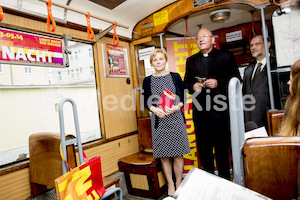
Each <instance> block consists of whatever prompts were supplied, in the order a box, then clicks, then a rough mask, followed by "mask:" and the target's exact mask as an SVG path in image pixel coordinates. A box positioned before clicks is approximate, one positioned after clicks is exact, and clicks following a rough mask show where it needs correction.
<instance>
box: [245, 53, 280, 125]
mask: <svg viewBox="0 0 300 200" xmlns="http://www.w3.org/2000/svg"><path fill="white" fill-rule="evenodd" d="M255 64H256V62H254V63H251V64H250V65H249V66H248V67H247V68H246V69H245V71H244V78H243V95H246V94H248V95H252V96H253V97H254V98H255V99H256V103H255V104H254V106H255V109H254V110H252V111H245V112H244V116H245V123H246V122H248V121H254V122H255V123H256V124H257V125H258V127H262V126H265V127H266V128H267V127H268V122H267V111H268V110H269V109H270V108H271V105H270V95H269V85H268V76H267V66H264V69H263V71H262V72H261V73H260V74H259V76H258V77H257V80H256V81H255V83H254V84H252V74H253V71H254V68H255ZM270 65H271V70H275V69H277V64H276V59H275V57H270ZM272 85H273V93H274V103H275V108H278V109H280V98H279V86H278V79H277V74H276V73H273V75H272ZM250 106H252V105H248V106H247V105H246V107H250Z"/></svg>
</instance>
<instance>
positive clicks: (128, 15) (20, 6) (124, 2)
mask: <svg viewBox="0 0 300 200" xmlns="http://www.w3.org/2000/svg"><path fill="white" fill-rule="evenodd" d="M176 1H177V0H163V1H161V0H142V1H141V0H111V1H107V0H52V14H53V17H54V19H55V21H58V22H62V23H66V22H72V23H75V24H79V25H83V26H87V22H86V17H85V16H84V15H83V14H82V13H76V12H73V11H67V12H66V11H65V9H63V8H61V7H58V6H55V3H59V4H64V5H66V6H69V7H72V8H75V9H78V10H80V11H83V12H90V14H91V27H92V28H94V29H101V30H105V29H107V28H108V27H109V26H111V25H112V24H111V23H109V22H107V21H101V20H98V19H95V18H93V17H92V16H93V15H96V16H99V17H102V18H105V19H108V20H110V21H116V22H118V23H119V24H124V25H126V26H128V27H129V28H128V29H126V28H122V27H119V28H117V34H118V35H119V36H123V37H126V38H131V37H132V30H133V28H134V26H135V25H136V24H137V23H138V22H139V21H140V20H142V19H144V18H145V17H147V16H148V15H151V14H152V13H154V12H156V11H157V10H159V9H161V8H163V7H165V6H168V5H169V4H172V3H174V2H176ZM0 4H1V6H2V7H3V8H4V12H5V8H8V9H13V10H16V11H20V12H24V13H28V14H30V15H36V16H40V17H44V18H47V7H46V5H45V3H44V2H43V1H41V0H0ZM4 19H5V14H4ZM45 22H46V20H45ZM111 32H113V31H111Z"/></svg>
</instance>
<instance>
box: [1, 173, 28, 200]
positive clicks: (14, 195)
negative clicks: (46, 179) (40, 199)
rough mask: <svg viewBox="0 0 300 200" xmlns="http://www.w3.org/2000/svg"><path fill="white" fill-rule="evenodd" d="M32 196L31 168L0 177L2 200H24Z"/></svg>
mask: <svg viewBox="0 0 300 200" xmlns="http://www.w3.org/2000/svg"><path fill="white" fill-rule="evenodd" d="M30 194H31V190H30V180H29V168H26V169H22V170H19V171H16V172H13V173H10V174H6V175H4V176H0V199H3V200H4V199H7V200H8V199H9V200H22V199H26V198H27V197H29V196H30Z"/></svg>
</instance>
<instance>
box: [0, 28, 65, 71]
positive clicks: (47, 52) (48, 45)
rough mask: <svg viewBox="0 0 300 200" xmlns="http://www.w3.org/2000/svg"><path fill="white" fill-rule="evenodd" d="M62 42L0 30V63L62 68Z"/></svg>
mask: <svg viewBox="0 0 300 200" xmlns="http://www.w3.org/2000/svg"><path fill="white" fill-rule="evenodd" d="M62 51H63V50H62V40H59V39H54V38H50V37H43V36H39V35H35V34H30V33H25V32H20V31H15V30H9V29H3V28H0V62H1V61H3V62H15V63H24V64H26V63H28V64H35V65H36V64H38V65H47V66H49V65H50V66H51V65H53V66H55V67H59V66H63V54H62Z"/></svg>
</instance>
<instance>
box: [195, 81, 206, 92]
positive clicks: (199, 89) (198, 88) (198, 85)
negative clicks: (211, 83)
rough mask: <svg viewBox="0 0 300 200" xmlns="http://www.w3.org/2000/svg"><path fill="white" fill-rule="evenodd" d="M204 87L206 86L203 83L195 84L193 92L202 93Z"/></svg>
mask: <svg viewBox="0 0 300 200" xmlns="http://www.w3.org/2000/svg"><path fill="white" fill-rule="evenodd" d="M203 87H204V85H203V84H202V83H195V84H194V85H193V90H194V91H195V92H200V91H202V88H203Z"/></svg>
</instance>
